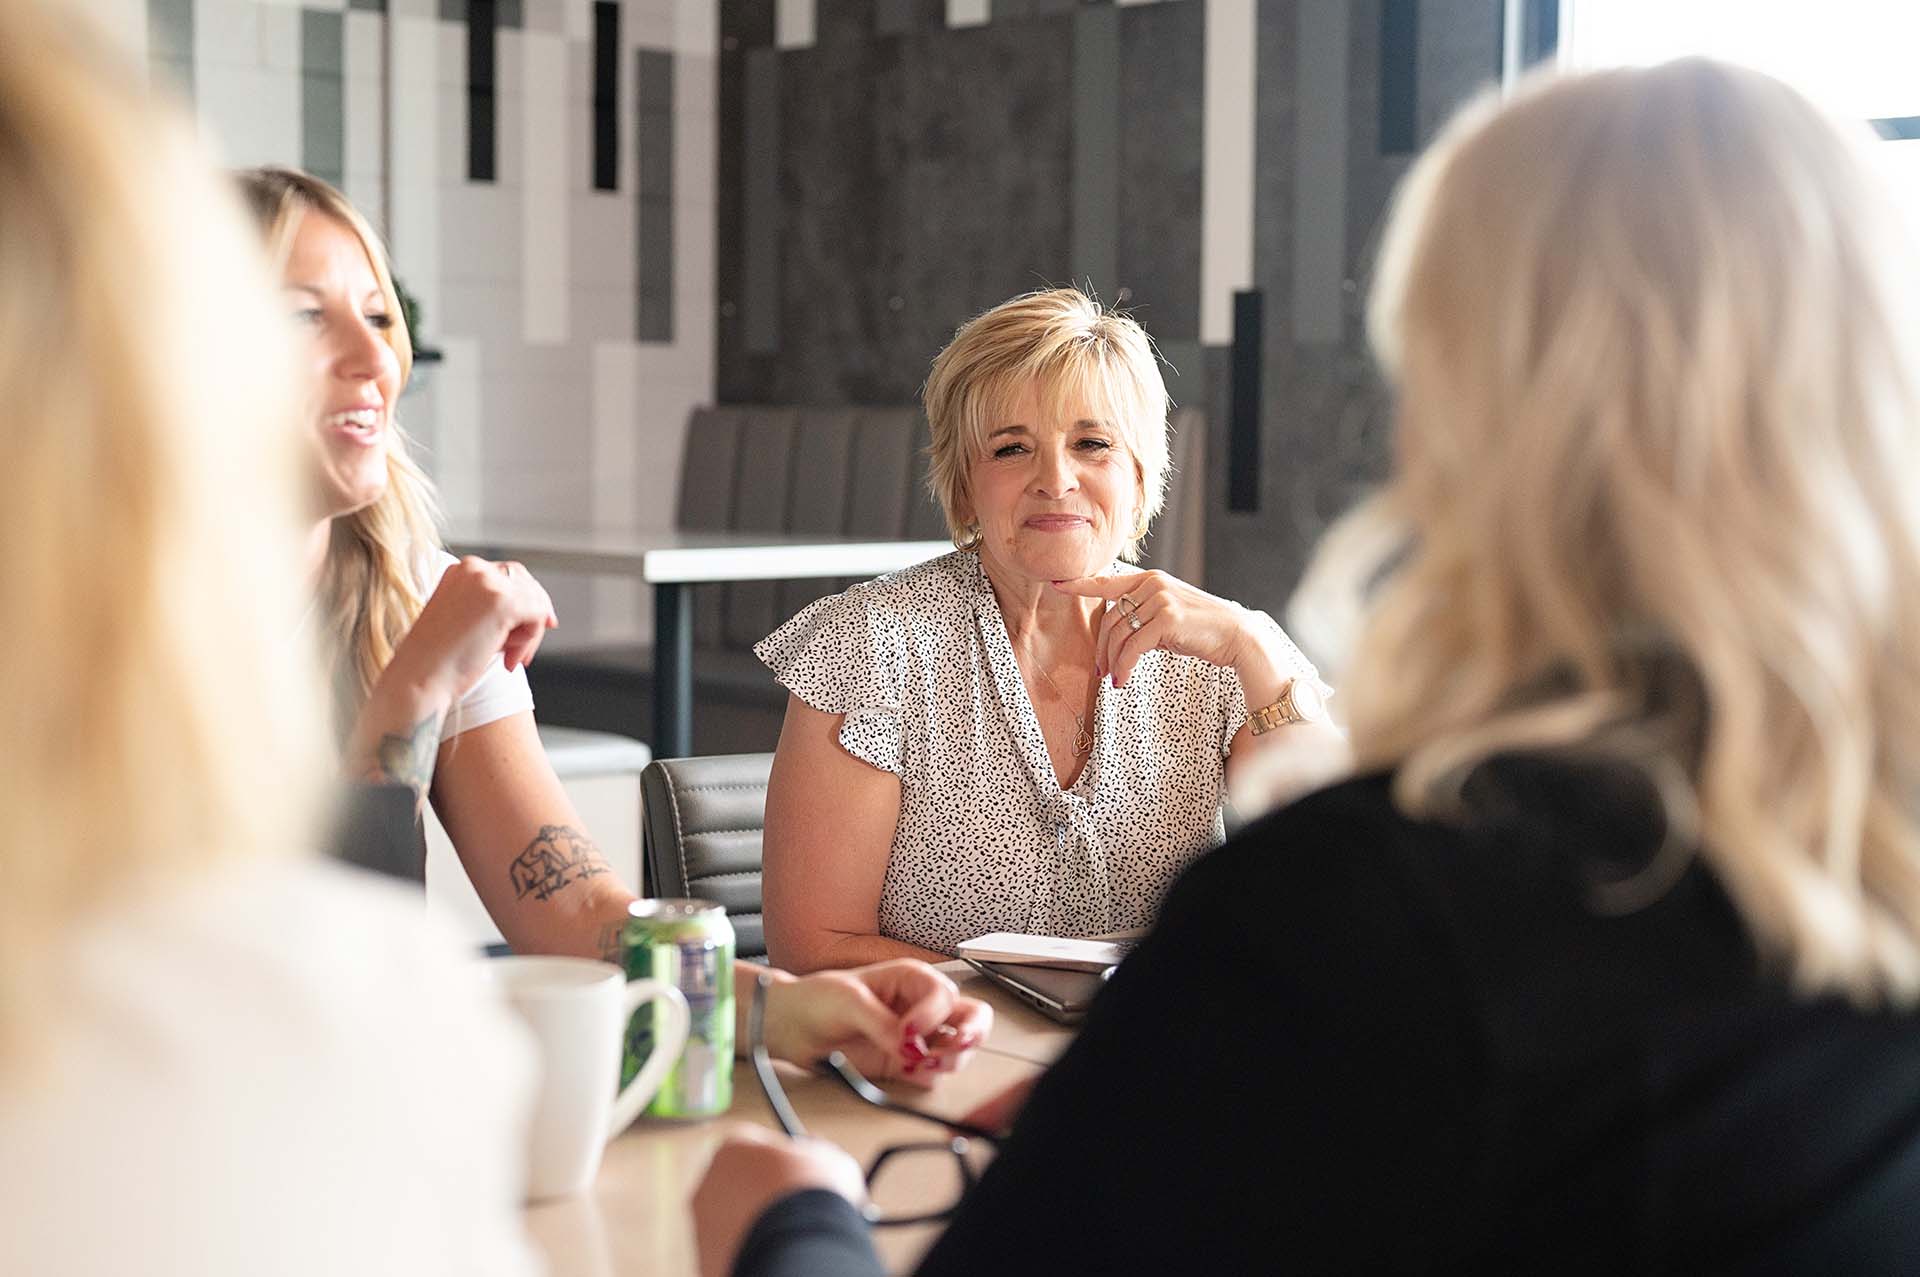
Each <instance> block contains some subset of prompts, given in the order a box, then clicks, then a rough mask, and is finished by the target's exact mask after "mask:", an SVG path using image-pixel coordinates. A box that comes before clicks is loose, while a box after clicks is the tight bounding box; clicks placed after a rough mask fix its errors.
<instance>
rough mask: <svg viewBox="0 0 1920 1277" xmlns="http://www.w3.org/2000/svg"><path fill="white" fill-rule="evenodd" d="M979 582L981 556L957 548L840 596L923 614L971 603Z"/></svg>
mask: <svg viewBox="0 0 1920 1277" xmlns="http://www.w3.org/2000/svg"><path fill="white" fill-rule="evenodd" d="M979 582H980V568H979V560H978V558H977V557H976V556H975V555H974V554H973V553H972V552H970V551H967V550H954V551H951V552H950V553H947V554H942V555H939V556H937V557H935V558H931V559H927V560H925V561H924V562H921V563H915V564H913V565H911V566H909V567H904V568H900V569H899V570H897V571H894V572H888V573H886V574H885V575H882V576H876V577H874V578H873V579H872V580H870V581H862V582H860V583H859V584H858V585H853V586H849V587H848V588H847V590H846V591H845V593H843V594H841V595H840V597H841V598H842V599H845V600H846V601H847V603H848V605H849V606H857V607H861V608H865V609H867V610H869V611H874V612H880V613H885V614H893V615H902V616H905V615H921V614H925V613H927V612H928V611H930V610H934V611H937V610H940V609H942V608H954V609H960V608H963V607H965V606H967V605H969V604H971V602H972V601H973V599H974V598H975V597H976V596H977V594H978V591H979V588H980V585H979Z"/></svg>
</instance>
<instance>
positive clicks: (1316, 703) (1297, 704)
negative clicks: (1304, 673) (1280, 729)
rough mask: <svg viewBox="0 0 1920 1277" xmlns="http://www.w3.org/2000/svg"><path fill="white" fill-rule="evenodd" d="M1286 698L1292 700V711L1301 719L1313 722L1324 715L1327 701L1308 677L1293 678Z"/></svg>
mask: <svg viewBox="0 0 1920 1277" xmlns="http://www.w3.org/2000/svg"><path fill="white" fill-rule="evenodd" d="M1287 699H1288V700H1291V701H1292V702H1293V712H1294V713H1296V714H1298V715H1299V716H1300V717H1301V719H1302V720H1303V721H1306V722H1314V721H1316V720H1318V719H1320V718H1323V717H1325V715H1326V712H1327V702H1326V700H1325V699H1324V698H1323V697H1322V696H1321V695H1320V689H1319V688H1317V687H1315V686H1314V685H1313V680H1312V679H1310V678H1296V679H1294V680H1293V686H1292V688H1290V689H1289V690H1288V693H1287Z"/></svg>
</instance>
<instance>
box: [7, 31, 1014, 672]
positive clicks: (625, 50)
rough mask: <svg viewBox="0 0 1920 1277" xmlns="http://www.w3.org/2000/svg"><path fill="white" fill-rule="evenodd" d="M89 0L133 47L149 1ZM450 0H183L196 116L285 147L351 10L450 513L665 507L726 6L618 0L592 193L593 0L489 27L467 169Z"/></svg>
mask: <svg viewBox="0 0 1920 1277" xmlns="http://www.w3.org/2000/svg"><path fill="white" fill-rule="evenodd" d="M4 2H5V0H0V3H4ZM81 2H82V3H85V4H87V5H89V6H90V7H92V8H93V9H95V10H96V11H97V12H100V13H102V14H104V15H105V16H106V18H107V21H108V22H109V23H110V24H111V25H112V27H113V28H114V29H115V30H116V31H118V32H120V33H121V35H122V36H123V38H124V39H125V40H126V41H127V43H128V44H129V45H131V46H133V47H134V48H135V49H136V50H137V51H144V49H145V47H146V45H145V36H146V23H147V17H146V0H81ZM439 2H440V0H389V3H388V12H387V13H385V14H380V13H371V12H363V11H356V10H352V9H351V8H350V6H349V5H348V4H347V3H346V0H195V51H194V57H195V65H194V72H195V80H196V97H197V103H198V110H199V113H200V118H201V120H202V122H203V125H204V127H205V129H206V131H207V132H208V133H209V134H210V135H211V136H213V137H214V139H215V140H216V143H217V144H218V145H219V147H220V148H221V150H222V152H223V155H224V160H225V162H227V163H233V164H254V163H287V164H297V163H298V162H299V160H300V142H301V129H300V124H301V121H300V88H301V85H300V53H301V51H300V36H301V26H300V21H301V19H300V12H301V10H302V9H303V8H305V9H316V10H324V11H344V12H345V20H344V35H345V49H344V53H345V58H346V62H345V79H346V85H345V90H346V98H345V107H346V117H345V122H344V123H345V129H346V136H345V151H344V160H345V170H346V172H345V180H346V186H347V191H348V194H349V196H350V197H351V198H353V199H354V200H355V202H356V203H357V204H359V205H360V206H361V208H362V210H363V211H364V212H365V213H366V214H367V216H368V217H369V219H370V220H372V221H373V222H374V223H375V224H376V226H378V225H380V223H381V218H382V216H383V210H384V209H386V208H390V209H391V216H392V225H391V226H390V227H383V228H382V229H383V230H384V231H385V232H386V233H387V237H388V240H389V244H390V246H391V248H392V250H393V255H394V261H395V265H396V269H397V271H398V273H399V274H400V276H401V278H402V279H404V280H405V282H406V284H407V286H408V288H409V289H410V290H411V291H412V292H413V293H414V294H415V295H416V296H417V297H418V298H419V299H420V301H421V304H422V306H423V307H424V309H425V311H426V323H425V325H424V326H423V331H422V333H420V334H418V336H419V337H421V338H422V339H424V342H425V344H430V345H433V346H437V347H439V348H440V349H441V350H442V351H443V352H444V355H445V360H444V362H442V363H439V364H435V365H422V366H421V369H420V372H419V375H418V382H417V385H416V387H415V388H414V390H413V391H412V393H410V394H409V395H408V397H407V398H406V400H405V401H404V402H403V404H402V410H401V419H402V421H403V423H404V424H405V426H406V428H407V429H408V431H409V432H410V433H411V434H412V435H413V436H414V437H415V438H416V439H417V440H418V441H419V442H420V443H421V445H422V451H423V460H424V461H425V463H426V465H427V467H428V469H429V471H430V472H431V473H432V474H434V476H435V477H436V479H437V481H438V483H439V486H440V489H441V497H442V502H443V504H444V506H445V507H446V509H447V512H448V513H449V515H450V516H451V517H452V518H453V519H454V520H455V521H456V522H473V521H476V520H478V519H480V518H481V517H483V516H491V517H494V518H499V519H515V518H522V519H528V518H541V519H547V520H561V521H565V520H568V519H572V520H573V521H575V522H580V523H585V522H589V521H605V522H608V523H612V524H615V525H626V526H647V525H657V524H663V523H666V522H668V521H669V520H670V519H671V518H672V515H673V507H674V500H675V491H674V489H675V483H676V479H677V476H678V471H679V458H680V449H681V435H682V433H683V431H684V429H685V424H686V418H687V415H688V412H689V411H690V409H691V408H692V407H693V406H695V405H697V404H702V403H706V402H709V401H711V399H712V397H713V379H714V332H713V327H714V298H713V288H714V282H713V281H714V262H715V244H714V216H715V185H716V179H717V174H716V169H715V156H716V150H717V145H716V144H717V120H716V110H717V96H716V91H717V78H718V61H717V56H718V44H719V7H718V4H717V3H716V0H621V31H622V39H621V44H622V50H621V56H620V61H619V64H618V65H619V75H620V101H619V104H618V107H617V109H618V112H619V127H620V143H619V148H618V151H617V160H618V181H619V189H618V190H617V191H613V192H595V191H593V190H592V189H591V186H592V182H591V174H590V172H589V166H590V163H591V139H590V135H589V132H588V124H589V119H590V114H589V112H590V104H591V100H592V87H593V86H592V62H591V58H592V48H591V38H592V30H593V26H592V14H593V8H592V2H591V0H523V5H524V14H525V28H524V29H523V30H514V29H511V28H503V29H502V30H501V31H500V32H499V34H498V37H497V42H496V51H497V55H498V62H497V68H496V69H497V74H498V79H497V83H496V95H497V96H496V105H497V110H498V114H497V117H496V121H495V140H496V145H497V148H498V149H497V152H496V156H497V161H498V163H497V180H496V181H495V182H493V183H492V184H475V183H471V182H469V181H468V180H467V100H466V74H467V37H466V29H465V26H464V24H462V23H458V22H443V21H441V20H440V19H439ZM779 3H780V7H779V10H778V21H779V25H780V31H781V39H782V42H783V43H785V44H789V45H798V44H801V43H809V42H811V40H812V38H813V28H814V27H815V26H816V25H817V19H816V17H815V13H814V11H815V9H816V7H817V0H779ZM958 7H962V8H964V7H965V6H964V5H960V6H958ZM980 7H981V8H982V9H984V8H985V5H984V3H982V4H981V6H980ZM983 16H984V14H983ZM389 24H391V25H390V27H389ZM642 48H645V49H658V50H670V51H673V52H674V53H675V54H676V62H675V66H674V94H675V102H674V129H675V151H674V175H673V180H674V210H673V214H672V216H673V219H674V226H673V240H674V337H673V340H672V341H670V342H664V343H646V344H641V343H636V342H635V341H634V340H633V331H634V322H635V312H636V310H637V306H638V299H637V297H636V296H635V287H636V271H635V249H636V239H637V235H638V230H639V228H638V212H637V209H636V206H635V185H636V178H637V174H636V160H635V147H634V139H635V132H634V130H635V121H636V117H637V112H638V86H637V85H636V83H635V75H634V72H635V58H634V50H636V49H642ZM382 77H384V80H383V78H382ZM383 88H384V90H385V91H384V92H383V91H382V90H383ZM389 148H390V153H388V152H389ZM389 165H390V168H389ZM557 584H558V585H559V588H560V591H561V593H563V594H565V595H566V596H567V598H568V599H569V609H570V618H569V626H568V628H569V631H570V634H569V638H570V639H572V640H573V641H576V642H577V641H579V640H580V639H581V637H582V633H581V632H582V630H583V629H585V630H587V631H590V632H592V633H598V632H605V633H607V634H608V635H609V636H611V637H628V636H632V635H633V634H635V633H638V632H640V627H643V626H644V625H645V624H646V623H647V620H648V617H647V613H648V611H649V607H650V603H651V600H650V598H649V597H648V596H647V594H646V592H645V591H644V590H643V589H641V588H639V587H636V586H635V585H634V584H633V583H632V582H629V581H622V580H618V579H613V580H602V581H599V582H597V583H595V582H586V581H570V582H561V583H557ZM591 636H592V635H591V633H590V634H589V635H588V637H591Z"/></svg>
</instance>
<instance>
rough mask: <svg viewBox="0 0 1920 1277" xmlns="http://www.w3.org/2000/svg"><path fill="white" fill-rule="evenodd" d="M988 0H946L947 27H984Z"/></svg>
mask: <svg viewBox="0 0 1920 1277" xmlns="http://www.w3.org/2000/svg"><path fill="white" fill-rule="evenodd" d="M989 16H990V15H989V13H988V0H947V25H948V26H950V27H979V26H985V25H986V22H987V18H988V17H989Z"/></svg>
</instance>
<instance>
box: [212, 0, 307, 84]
mask: <svg viewBox="0 0 1920 1277" xmlns="http://www.w3.org/2000/svg"><path fill="white" fill-rule="evenodd" d="M262 12H264V11H263V10H262V9H261V7H260V5H259V4H258V3H256V2H255V0H196V2H195V4H194V8H193V61H194V71H195V80H196V81H202V82H203V81H204V78H205V73H206V72H207V71H208V70H210V69H212V68H214V67H247V68H249V69H257V68H258V67H259V66H260V15H261V13H262ZM295 16H296V17H297V16H298V15H295Z"/></svg>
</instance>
